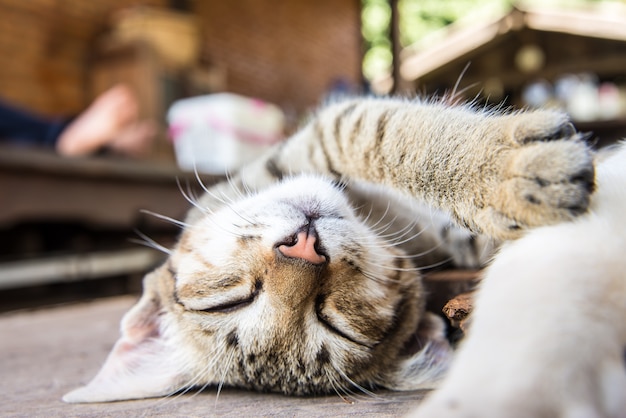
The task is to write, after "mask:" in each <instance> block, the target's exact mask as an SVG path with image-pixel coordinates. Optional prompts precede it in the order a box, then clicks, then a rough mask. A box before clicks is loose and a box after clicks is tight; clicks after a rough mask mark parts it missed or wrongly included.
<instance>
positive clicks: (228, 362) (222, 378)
mask: <svg viewBox="0 0 626 418" xmlns="http://www.w3.org/2000/svg"><path fill="white" fill-rule="evenodd" d="M234 358H235V350H231V353H230V356H229V357H228V359H227V360H226V363H225V364H224V368H223V369H222V376H220V381H219V384H218V385H217V394H216V395H215V408H217V402H218V401H219V398H220V393H221V392H222V387H223V386H224V382H225V381H226V373H228V370H229V369H230V366H231V364H232V362H233V360H234Z"/></svg>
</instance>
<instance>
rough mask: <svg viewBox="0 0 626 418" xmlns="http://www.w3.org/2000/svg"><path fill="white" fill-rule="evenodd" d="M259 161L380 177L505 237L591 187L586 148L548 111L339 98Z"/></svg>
mask: <svg viewBox="0 0 626 418" xmlns="http://www.w3.org/2000/svg"><path fill="white" fill-rule="evenodd" d="M265 164H266V171H267V172H269V173H273V174H274V175H278V176H280V175H282V174H284V173H293V172H302V171H304V172H317V173H323V174H325V175H329V176H333V177H335V178H344V179H359V180H365V181H368V182H373V183H379V184H384V185H387V186H390V187H393V188H395V189H398V190H400V191H402V192H406V193H409V194H411V195H413V196H415V197H417V198H419V199H420V200H423V201H426V202H428V203H430V204H432V205H434V206H436V207H439V208H442V209H444V210H446V211H447V212H449V213H450V214H452V215H453V217H454V218H455V219H456V220H457V221H458V222H459V223H460V224H461V225H464V226H467V227H468V228H469V229H471V230H473V231H474V232H481V233H486V234H488V235H491V236H493V237H496V238H505V239H506V238H516V237H518V236H519V235H520V233H521V231H522V230H524V229H526V228H529V227H534V226H539V225H545V224H552V223H556V222H559V221H562V220H568V219H573V218H574V217H576V216H578V215H579V214H581V213H583V212H584V211H585V210H586V208H587V206H588V202H589V195H590V193H591V192H592V190H593V163H592V155H591V152H590V150H589V148H588V147H587V146H586V144H584V143H583V141H581V140H579V138H578V136H577V134H575V132H574V131H573V129H572V128H571V125H570V124H569V122H568V120H567V118H566V117H565V116H564V115H563V114H562V113H559V112H553V111H535V112H526V113H515V114H505V115H502V114H496V113H488V112H481V111H477V110H474V109H471V108H469V107H451V106H447V105H444V104H439V103H430V102H426V103H424V102H418V101H404V100H392V99H360V100H353V101H347V102H344V103H339V104H335V105H332V106H329V107H327V108H325V109H323V110H322V111H320V112H319V114H318V115H317V117H316V118H314V119H313V120H312V121H311V122H310V123H309V124H308V125H307V126H306V127H305V128H304V129H303V130H301V131H300V132H299V133H297V134H296V135H295V136H294V137H293V138H292V139H291V140H290V141H289V142H288V143H286V144H285V145H284V146H283V147H281V148H280V149H279V150H277V152H276V154H275V155H273V156H272V157H271V158H270V159H268V160H267V161H266V162H265Z"/></svg>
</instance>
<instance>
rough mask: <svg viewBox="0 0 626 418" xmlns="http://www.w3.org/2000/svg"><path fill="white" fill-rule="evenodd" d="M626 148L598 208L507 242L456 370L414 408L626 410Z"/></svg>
mask: <svg viewBox="0 0 626 418" xmlns="http://www.w3.org/2000/svg"><path fill="white" fill-rule="evenodd" d="M625 190H626V148H622V151H621V152H620V155H618V156H617V157H615V158H613V159H612V160H609V162H608V163H607V164H603V165H600V166H599V168H598V192H597V193H596V194H595V195H594V196H593V201H592V206H591V212H590V214H588V215H585V216H583V217H581V218H580V219H578V220H577V221H576V222H573V223H566V224H560V225H556V226H550V227H544V228H540V229H537V230H535V231H533V232H531V233H530V234H528V235H527V236H526V237H524V238H522V239H520V240H518V241H516V242H513V243H511V244H509V245H508V246H506V247H505V248H504V249H503V250H502V252H501V253H500V255H499V256H498V257H497V258H496V260H495V262H494V264H493V265H492V266H491V267H490V268H489V269H488V272H487V274H486V277H485V280H484V281H483V284H482V287H481V289H480V291H479V294H478V298H477V300H476V309H475V311H474V312H473V313H472V324H471V326H470V330H469V333H468V336H467V337H466V340H465V341H464V343H462V345H461V348H460V349H459V351H458V355H457V358H456V359H455V360H454V363H453V365H452V369H451V370H450V372H449V375H448V376H447V377H446V379H445V380H444V382H443V384H442V386H441V387H440V389H438V391H436V392H435V393H433V395H432V397H431V398H430V399H428V400H427V401H426V402H425V404H424V405H422V407H421V408H419V409H418V411H417V413H416V414H415V415H414V416H416V417H420V418H422V417H423V418H426V417H440V418H452V417H457V418H461V417H468V418H469V417H485V418H490V417H493V418H496V417H546V418H547V417H568V418H574V417H576V418H577V417H624V416H626V370H625V364H624V349H625V347H626V322H625V321H624V319H625V318H626V278H625V277H624V272H625V271H626V259H625V258H624V256H623V249H624V248H625V246H626V222H624V219H623V210H624V207H626V192H625Z"/></svg>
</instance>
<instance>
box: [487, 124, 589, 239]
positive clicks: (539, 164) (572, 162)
mask: <svg viewBox="0 0 626 418" xmlns="http://www.w3.org/2000/svg"><path fill="white" fill-rule="evenodd" d="M555 115H559V114H558V113H557V114H555V113H552V112H545V113H544V112H535V113H529V114H518V115H515V116H513V117H514V119H513V120H514V126H513V128H512V129H511V133H510V139H511V142H512V143H513V144H514V145H513V147H512V148H511V149H509V151H507V152H506V153H505V154H504V158H503V159H502V165H501V168H500V181H499V182H498V183H497V185H496V186H495V187H494V188H493V189H492V190H491V191H490V192H489V198H488V201H487V205H486V207H485V208H484V209H483V211H482V213H480V214H479V217H483V220H484V221H485V222H488V220H491V222H492V226H493V228H494V229H493V230H492V231H487V232H489V233H490V234H491V235H493V236H496V237H499V238H505V239H511V238H516V237H518V236H519V235H520V233H521V232H522V231H523V230H525V229H528V228H532V227H537V226H542V225H550V224H555V223H558V222H562V221H568V220H572V219H574V218H575V217H577V216H579V215H581V214H583V213H585V212H586V211H587V208H588V206H589V200H590V195H591V193H592V192H593V190H594V165H593V153H592V151H591V149H590V148H589V146H588V145H587V144H586V143H585V142H584V141H583V140H582V139H581V135H580V134H577V133H575V132H574V130H573V128H572V127H571V125H570V124H569V122H567V120H566V119H563V118H559V117H556V116H555ZM550 121H552V124H550Z"/></svg>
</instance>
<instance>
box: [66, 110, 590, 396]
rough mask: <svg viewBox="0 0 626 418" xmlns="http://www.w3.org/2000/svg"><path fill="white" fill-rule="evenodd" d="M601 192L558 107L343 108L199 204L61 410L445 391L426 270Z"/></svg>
mask: <svg viewBox="0 0 626 418" xmlns="http://www.w3.org/2000/svg"><path fill="white" fill-rule="evenodd" d="M593 187H594V166H593V155H592V153H591V151H590V150H589V149H588V147H587V146H586V144H585V143H584V142H583V141H582V140H581V138H580V136H579V135H578V134H577V133H575V131H574V130H573V128H572V126H571V124H570V123H569V122H568V119H567V117H566V116H565V115H564V114H562V113H559V112H556V111H548V110H541V111H532V112H530V111H529V112H517V113H498V112H493V111H484V110H480V109H476V108H474V107H472V106H469V105H459V106H450V105H446V104H444V103H441V102H437V101H417V100H413V101H408V100H400V99H375V98H361V99H354V100H346V101H343V102H339V103H335V104H331V105H330V106H328V107H326V108H324V109H322V110H321V111H319V113H318V114H317V115H316V116H315V117H314V118H313V119H312V120H311V122H310V123H308V124H307V125H306V126H305V127H304V128H303V129H301V130H300V131H299V132H298V133H296V134H295V135H294V136H292V137H291V138H290V139H289V140H288V141H287V142H285V143H283V144H281V145H280V146H277V147H276V148H274V149H273V150H271V152H269V153H268V154H267V155H265V156H263V157H262V158H260V159H258V160H257V161H256V162H254V163H253V164H251V165H250V166H248V167H246V168H245V169H244V170H242V171H241V172H240V173H238V174H237V175H236V176H234V177H233V178H231V179H230V181H229V182H224V183H220V184H218V185H216V186H214V187H212V188H210V189H208V190H207V192H206V193H205V195H204V196H202V197H201V198H200V199H199V200H197V201H195V202H194V203H195V207H194V208H193V209H192V211H191V212H190V214H189V215H188V218H187V219H186V221H185V228H184V231H183V232H182V234H181V236H180V239H179V241H178V243H177V245H176V247H175V248H174V249H172V250H171V253H170V256H169V258H168V261H167V262H166V263H165V264H164V265H162V266H161V267H159V268H157V269H156V270H155V271H153V272H152V273H150V274H148V275H147V276H146V278H145V280H144V292H143V295H142V297H141V299H140V300H139V302H138V303H137V304H136V305H135V306H134V307H133V308H132V309H131V310H130V311H129V312H128V313H127V314H126V315H125V317H124V319H123V321H122V336H121V338H120V340H119V341H118V342H117V344H116V345H115V347H114V348H113V350H112V352H111V353H110V355H109V357H108V359H107V360H106V363H105V364H104V366H103V367H102V369H101V371H100V372H99V373H98V375H97V376H96V377H95V378H94V379H93V380H92V381H91V382H90V383H89V384H88V385H86V386H85V387H82V388H80V389H77V390H75V391H73V392H70V393H69V394H67V395H66V396H65V397H64V400H65V401H67V402H99V401H113V400H123V399H134V398H145V397H156V396H165V395H169V394H172V393H174V392H177V391H179V390H181V389H182V388H187V387H203V386H206V385H221V384H224V385H227V386H235V387H241V388H249V389H254V390H260V391H274V392H282V393H285V394H294V395H304V394H320V393H342V392H344V391H348V390H352V389H354V388H363V389H365V388H375V387H385V388H390V389H398V390H408V389H416V388H423V387H433V385H435V384H436V383H437V382H438V381H439V379H440V378H441V376H442V374H443V372H444V371H445V370H446V369H447V368H448V366H449V363H450V359H451V349H450V347H449V345H448V344H447V341H446V339H445V337H444V326H443V323H442V322H441V320H440V319H439V318H438V317H436V316H434V315H432V314H429V313H427V312H425V308H424V307H425V298H426V295H425V293H424V290H423V288H422V284H421V282H420V276H419V270H420V268H421V267H428V266H429V265H432V264H433V263H435V264H436V263H442V262H445V261H446V260H447V259H450V258H452V259H454V260H456V261H457V264H463V265H478V264H481V263H484V262H485V261H486V260H487V258H488V257H489V245H488V243H489V242H490V240H510V239H516V238H519V237H521V236H522V235H524V234H525V231H526V230H528V229H529V228H533V227H538V226H541V225H549V224H556V223H559V222H562V221H569V220H573V219H575V218H577V217H578V216H579V215H581V214H584V213H585V212H586V211H587V208H588V205H589V201H590V194H591V192H592V190H593ZM423 205H428V207H432V208H435V209H437V210H438V211H442V212H443V213H446V214H447V215H449V216H450V218H451V219H452V220H454V221H455V222H456V224H458V225H460V226H462V227H463V228H465V229H467V230H468V231H469V232H463V231H460V230H456V229H450V227H449V225H448V223H449V222H448V219H449V218H447V215H446V217H445V218H444V217H442V215H441V213H439V212H434V210H432V211H431V210H430V209H428V210H424V209H423ZM442 231H445V232H446V234H445V239H442V238H441V236H442ZM476 234H480V235H478V238H477V235H476ZM484 237H487V238H484Z"/></svg>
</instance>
